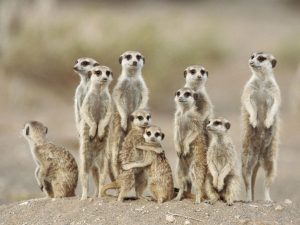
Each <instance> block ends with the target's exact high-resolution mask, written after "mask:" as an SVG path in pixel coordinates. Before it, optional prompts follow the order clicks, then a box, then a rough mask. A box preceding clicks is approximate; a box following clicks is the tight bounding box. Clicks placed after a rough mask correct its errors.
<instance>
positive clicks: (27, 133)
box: [26, 127, 29, 135]
mask: <svg viewBox="0 0 300 225" xmlns="http://www.w3.org/2000/svg"><path fill="white" fill-rule="evenodd" d="M26 135H29V127H26Z"/></svg>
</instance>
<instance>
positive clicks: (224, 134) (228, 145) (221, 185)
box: [205, 118, 240, 205]
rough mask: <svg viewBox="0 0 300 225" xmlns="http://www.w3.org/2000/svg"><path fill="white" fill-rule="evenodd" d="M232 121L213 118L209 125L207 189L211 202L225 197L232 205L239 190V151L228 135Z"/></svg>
mask: <svg viewBox="0 0 300 225" xmlns="http://www.w3.org/2000/svg"><path fill="white" fill-rule="evenodd" d="M229 129H230V122H229V121H227V120H226V119H224V118H218V119H212V120H211V121H210V122H209V124H208V125H207V130H208V132H209V135H210V144H209V147H208V151H207V165H208V173H207V178H206V181H205V190H206V194H207V196H208V198H209V202H210V203H212V204H213V203H215V202H216V201H217V200H218V199H223V200H224V201H225V202H226V203H227V204H228V205H232V204H233V202H234V201H235V200H236V199H237V195H238V192H239V184H240V182H239V175H238V162H237V153H236V151H235V149H234V146H233V143H232V140H231V138H230V137H229V135H228V130H229Z"/></svg>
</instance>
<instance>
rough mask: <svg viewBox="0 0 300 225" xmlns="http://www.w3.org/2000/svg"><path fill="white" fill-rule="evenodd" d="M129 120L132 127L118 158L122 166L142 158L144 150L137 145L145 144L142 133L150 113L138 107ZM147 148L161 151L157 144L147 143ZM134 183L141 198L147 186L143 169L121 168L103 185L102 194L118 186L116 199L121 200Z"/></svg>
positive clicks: (149, 118) (148, 120)
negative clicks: (116, 174) (118, 191)
mask: <svg viewBox="0 0 300 225" xmlns="http://www.w3.org/2000/svg"><path fill="white" fill-rule="evenodd" d="M130 120H131V121H132V124H131V126H132V128H131V130H130V131H129V133H128V134H127V135H126V137H125V139H124V142H123V145H122V149H121V151H120V157H119V160H120V163H121V165H122V166H123V165H125V164H127V163H129V162H135V161H141V160H143V159H144V154H145V153H144V151H142V150H138V149H137V146H141V145H144V144H145V140H144V138H143V134H144V130H145V128H146V127H147V126H149V123H150V121H151V115H150V113H149V112H148V111H145V110H142V109H140V110H136V111H134V112H133V113H132V114H131V117H130ZM147 150H150V151H155V152H157V153H159V154H160V153H161V152H162V151H163V150H162V148H161V147H160V145H158V144H154V145H153V146H151V145H148V147H147ZM134 185H135V191H136V195H137V197H138V198H143V193H144V190H145V188H146V187H147V177H146V175H145V171H144V170H142V169H139V168H136V169H131V170H126V171H124V170H122V171H121V172H120V174H119V176H118V177H117V179H116V180H115V181H114V182H112V183H110V184H107V185H105V186H104V187H103V189H102V195H106V194H105V193H106V190H108V189H116V188H118V189H120V193H119V196H118V201H123V200H124V197H125V196H126V194H127V193H128V192H129V191H130V190H131V189H132V187H133V186H134Z"/></svg>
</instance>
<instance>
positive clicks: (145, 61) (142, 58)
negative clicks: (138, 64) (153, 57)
mask: <svg viewBox="0 0 300 225" xmlns="http://www.w3.org/2000/svg"><path fill="white" fill-rule="evenodd" d="M142 59H143V62H144V65H145V63H146V60H145V57H144V56H142Z"/></svg>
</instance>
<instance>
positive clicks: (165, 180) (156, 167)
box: [122, 126, 174, 203]
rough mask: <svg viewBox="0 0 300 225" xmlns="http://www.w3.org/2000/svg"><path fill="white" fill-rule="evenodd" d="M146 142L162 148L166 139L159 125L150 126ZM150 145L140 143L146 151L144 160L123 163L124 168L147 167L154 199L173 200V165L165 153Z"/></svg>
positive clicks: (146, 133) (147, 130)
mask: <svg viewBox="0 0 300 225" xmlns="http://www.w3.org/2000/svg"><path fill="white" fill-rule="evenodd" d="M143 136H144V139H145V142H146V144H149V145H150V146H151V147H152V146H155V145H156V144H157V145H158V148H161V142H162V140H163V139H164V136H165V135H164V133H163V132H162V131H161V129H160V128H159V127H157V126H149V127H147V128H146V130H145V132H144V135H143ZM149 145H139V146H137V148H138V149H141V150H144V151H145V157H144V160H142V161H136V162H132V163H128V164H125V165H123V167H122V168H123V169H125V170H130V169H133V168H143V167H146V168H145V169H146V172H147V174H148V179H149V180H150V181H149V185H150V190H151V192H152V195H153V197H154V199H155V200H156V201H157V202H158V203H163V202H165V201H170V200H172V198H173V196H174V183H173V176H172V170H171V166H170V164H169V162H168V160H167V158H166V156H165V153H164V152H162V153H161V154H157V153H156V152H154V151H149V149H148V146H149Z"/></svg>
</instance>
